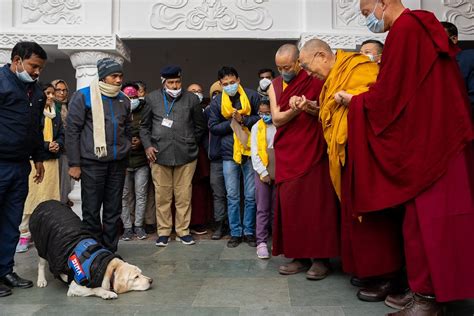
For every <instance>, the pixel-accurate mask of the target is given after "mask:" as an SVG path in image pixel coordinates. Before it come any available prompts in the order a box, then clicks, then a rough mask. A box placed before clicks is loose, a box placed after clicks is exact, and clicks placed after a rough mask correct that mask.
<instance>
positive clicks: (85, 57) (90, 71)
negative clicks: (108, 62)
mask: <svg viewBox="0 0 474 316" xmlns="http://www.w3.org/2000/svg"><path fill="white" fill-rule="evenodd" d="M105 57H109V58H113V59H115V60H116V61H118V62H119V63H121V64H123V58H122V57H120V56H117V55H114V54H111V53H107V52H101V51H82V52H73V53H71V54H70V58H71V63H72V66H73V67H74V69H76V79H77V89H78V90H79V89H81V88H84V87H87V86H88V85H89V84H90V82H91V81H92V79H94V78H95V76H97V61H98V60H99V59H102V58H105Z"/></svg>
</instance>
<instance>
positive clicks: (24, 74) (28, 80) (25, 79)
mask: <svg viewBox="0 0 474 316" xmlns="http://www.w3.org/2000/svg"><path fill="white" fill-rule="evenodd" d="M20 62H21V67H22V68H23V71H22V72H18V66H17V67H16V76H17V77H18V79H20V81H22V82H24V83H32V82H35V81H36V80H38V79H39V77H38V78H36V79H33V78H31V76H30V74H29V73H28V72H27V71H26V70H25V67H24V66H23V60H20Z"/></svg>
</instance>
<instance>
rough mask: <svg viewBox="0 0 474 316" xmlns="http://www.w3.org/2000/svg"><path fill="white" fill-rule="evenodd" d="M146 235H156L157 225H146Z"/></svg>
mask: <svg viewBox="0 0 474 316" xmlns="http://www.w3.org/2000/svg"><path fill="white" fill-rule="evenodd" d="M144 228H145V233H147V234H156V225H152V224H145V227H144Z"/></svg>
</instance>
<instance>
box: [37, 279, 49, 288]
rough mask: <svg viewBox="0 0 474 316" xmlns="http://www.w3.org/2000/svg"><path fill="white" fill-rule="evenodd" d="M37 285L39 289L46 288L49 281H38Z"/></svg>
mask: <svg viewBox="0 0 474 316" xmlns="http://www.w3.org/2000/svg"><path fill="white" fill-rule="evenodd" d="M36 285H37V286H38V287H46V286H47V285H48V281H46V280H45V279H42V280H40V279H38V281H37V282H36Z"/></svg>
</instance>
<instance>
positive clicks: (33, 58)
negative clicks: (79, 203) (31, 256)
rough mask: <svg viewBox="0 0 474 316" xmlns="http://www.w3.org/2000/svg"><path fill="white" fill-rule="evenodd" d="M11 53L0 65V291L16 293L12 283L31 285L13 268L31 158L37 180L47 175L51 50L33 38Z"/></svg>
mask: <svg viewBox="0 0 474 316" xmlns="http://www.w3.org/2000/svg"><path fill="white" fill-rule="evenodd" d="M11 58H12V62H11V64H6V65H5V66H3V67H2V68H0V131H1V132H0V235H1V236H2V237H1V238H0V296H7V295H10V294H12V291H11V289H10V288H12V287H17V288H28V287H31V286H33V282H31V281H29V280H25V279H22V278H20V277H19V276H18V275H17V274H16V273H14V272H13V266H14V261H13V257H14V255H15V248H16V245H17V243H18V240H19V238H20V231H19V230H18V227H19V226H20V223H21V218H22V215H23V206H24V204H25V200H26V197H27V195H28V176H29V174H30V170H31V166H30V162H29V159H30V157H32V158H33V161H34V162H35V169H36V175H35V182H36V183H40V182H41V181H42V180H43V175H44V167H43V163H42V159H43V157H42V155H41V152H42V149H43V148H42V146H43V135H42V128H41V117H42V112H43V108H44V103H45V96H44V94H43V91H42V89H41V88H40V87H39V85H38V84H37V79H38V77H39V75H40V72H41V71H42V69H43V67H44V65H45V63H46V59H47V55H46V52H45V51H44V50H43V48H41V46H39V45H38V44H36V43H34V42H19V43H17V44H16V45H15V47H13V50H12V55H11Z"/></svg>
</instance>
